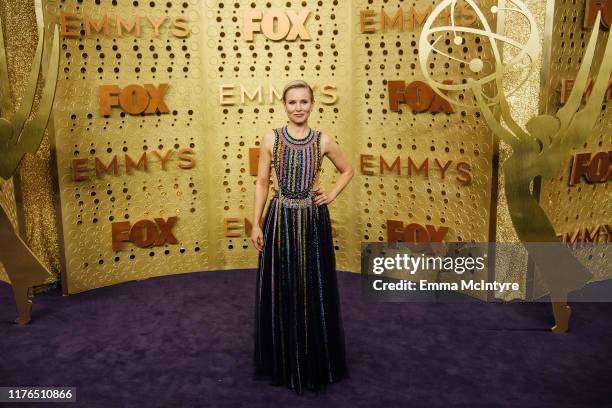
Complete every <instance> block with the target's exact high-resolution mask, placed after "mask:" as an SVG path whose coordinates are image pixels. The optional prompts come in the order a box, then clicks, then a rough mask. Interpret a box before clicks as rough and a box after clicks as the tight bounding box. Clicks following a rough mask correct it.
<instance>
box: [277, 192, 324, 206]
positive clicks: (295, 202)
mask: <svg viewBox="0 0 612 408" xmlns="http://www.w3.org/2000/svg"><path fill="white" fill-rule="evenodd" d="M315 195H316V193H315V192H314V191H307V192H305V193H304V194H299V195H298V196H297V197H287V196H286V195H283V193H282V192H280V191H276V192H275V193H274V197H273V198H275V199H277V200H279V201H280V202H281V204H282V206H283V207H287V208H306V207H311V206H312V205H313V204H312V199H313V198H314V197H315ZM301 196H303V197H301Z"/></svg>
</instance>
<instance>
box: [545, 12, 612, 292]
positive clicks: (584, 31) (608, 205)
mask: <svg viewBox="0 0 612 408" xmlns="http://www.w3.org/2000/svg"><path fill="white" fill-rule="evenodd" d="M555 3H556V6H555V14H554V25H553V31H552V46H551V50H552V53H551V64H550V77H549V78H550V80H549V83H548V84H547V86H548V95H549V97H548V100H547V101H546V110H547V112H550V113H555V112H556V111H557V110H558V109H559V107H560V106H561V97H562V88H563V87H562V81H563V80H567V79H574V78H575V77H576V74H577V72H578V68H579V65H580V62H581V58H582V56H583V54H584V49H585V47H586V43H587V42H588V38H589V35H590V33H591V29H590V28H584V27H583V22H584V11H585V2H584V1H583V0H556V2H555ZM608 35H609V32H606V31H602V33H600V39H599V43H598V46H597V49H596V52H595V58H594V61H593V64H592V69H591V75H595V74H596V72H597V71H596V69H597V68H598V67H599V64H600V62H601V58H602V56H603V51H604V46H605V42H606V39H607V36H608ZM611 128H612V115H611V114H610V107H609V101H605V102H603V103H602V109H601V114H600V116H599V118H598V120H597V122H596V124H595V127H594V129H593V131H592V132H591V133H590V135H589V137H588V139H587V141H586V142H585V143H584V145H583V146H581V147H580V148H579V149H576V150H574V151H573V152H572V153H571V156H569V157H566V158H565V159H564V162H563V163H562V167H561V170H560V172H559V174H558V175H557V176H556V177H555V178H552V179H549V180H543V182H542V193H541V205H542V207H543V208H544V210H545V211H546V213H547V214H548V216H549V217H550V219H551V221H552V224H553V225H554V226H555V229H556V231H557V233H558V234H560V235H562V234H565V233H569V234H570V235H573V234H574V233H575V232H576V231H577V230H578V231H580V238H579V241H580V240H584V231H585V228H586V229H588V230H589V232H590V233H594V232H595V230H596V229H597V228H599V227H602V228H601V230H600V234H599V240H600V242H606V241H607V240H608V239H609V238H608V235H607V234H606V233H605V230H604V228H603V226H604V225H609V224H610V214H611V213H612V200H611V199H610V197H611V193H610V182H603V183H592V184H590V183H588V182H586V181H585V180H584V179H583V180H582V181H581V182H580V183H579V184H575V185H573V186H569V180H570V169H571V164H572V156H574V155H575V154H576V153H586V152H590V153H593V154H594V153H597V152H608V151H610V150H612V138H611V137H610V134H611ZM604 255H605V254H604V251H596V250H586V249H584V250H583V251H581V253H580V259H581V261H582V262H583V263H584V264H585V265H586V266H587V267H589V269H590V270H591V271H592V272H593V273H594V277H593V279H594V280H601V279H609V278H611V277H612V270H611V269H610V259H607V258H606V257H605V256H604ZM543 290H544V289H543V288H542V286H541V284H539V285H538V286H537V287H536V290H535V291H536V292H537V293H541V292H542V291H543Z"/></svg>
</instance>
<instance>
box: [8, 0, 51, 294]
mask: <svg viewBox="0 0 612 408" xmlns="http://www.w3.org/2000/svg"><path fill="white" fill-rule="evenodd" d="M51 3H52V2H49V4H51ZM45 17H46V18H47V20H46V21H47V22H48V25H49V24H50V23H51V21H52V16H51V15H49V13H48V10H47V9H46V8H45ZM0 18H1V20H2V29H3V34H4V43H5V53H6V63H7V68H8V77H9V88H10V95H9V97H10V99H11V101H12V105H13V111H15V110H17V108H18V107H19V105H20V102H21V98H22V95H23V94H24V91H25V90H26V88H28V87H31V86H36V84H30V83H29V81H28V79H29V72H30V67H31V65H32V58H33V57H34V53H35V50H36V44H37V42H38V35H37V28H36V16H35V13H34V2H33V1H32V2H30V1H27V2H24V1H22V0H7V1H3V2H0ZM41 84H42V81H41V80H40V78H39V84H38V90H39V91H40V86H41ZM38 99H39V97H38V95H37V97H36V99H35V101H34V106H33V109H32V113H35V112H36V110H37V107H38ZM1 114H2V116H5V115H7V114H8V112H1ZM50 159H51V145H50V142H49V131H47V132H45V136H44V138H43V140H42V143H41V147H40V148H39V150H38V151H37V153H36V155H30V154H26V156H25V157H24V158H23V160H22V162H21V165H20V168H19V171H18V172H17V173H16V174H15V176H14V178H13V180H14V181H15V183H14V182H13V180H9V181H4V180H0V205H2V208H3V209H4V211H5V212H6V213H7V215H8V216H9V219H10V221H11V223H12V224H13V227H14V228H15V229H16V230H18V231H20V232H21V235H22V238H23V239H24V240H25V241H26V242H28V244H29V246H30V249H31V250H32V252H34V254H35V255H36V256H37V258H38V259H39V260H40V261H41V262H43V263H44V264H45V265H46V266H47V267H48V268H49V269H50V270H51V271H52V272H53V273H55V274H56V275H57V274H59V271H60V262H59V260H60V256H59V255H60V254H59V246H58V238H57V228H56V214H55V208H54V199H55V198H54V192H53V183H52V176H51V175H52V166H51V163H50ZM15 187H17V188H15ZM54 279H55V278H54V277H50V278H49V280H48V282H47V283H51V282H52V281H53V280H54ZM0 280H3V281H7V282H8V276H7V275H6V272H5V271H4V268H3V267H2V265H0Z"/></svg>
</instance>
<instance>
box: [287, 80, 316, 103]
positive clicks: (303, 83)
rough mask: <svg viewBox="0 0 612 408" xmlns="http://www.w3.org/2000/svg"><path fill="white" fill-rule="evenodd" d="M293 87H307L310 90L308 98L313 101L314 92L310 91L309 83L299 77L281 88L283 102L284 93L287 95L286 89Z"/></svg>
mask: <svg viewBox="0 0 612 408" xmlns="http://www.w3.org/2000/svg"><path fill="white" fill-rule="evenodd" d="M294 88H306V89H308V91H310V100H311V101H312V102H314V94H313V92H312V88H311V87H310V85H308V83H307V82H306V81H302V80H301V79H296V80H294V81H291V82H289V83H288V84H287V85H285V88H283V102H285V95H287V91H288V90H290V89H294Z"/></svg>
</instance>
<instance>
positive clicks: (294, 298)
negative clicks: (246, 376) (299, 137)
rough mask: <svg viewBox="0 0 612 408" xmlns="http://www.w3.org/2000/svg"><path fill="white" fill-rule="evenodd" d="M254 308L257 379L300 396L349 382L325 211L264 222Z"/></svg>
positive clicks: (290, 211)
mask: <svg viewBox="0 0 612 408" xmlns="http://www.w3.org/2000/svg"><path fill="white" fill-rule="evenodd" d="M263 232H264V248H263V251H262V252H260V254H259V267H258V271H257V284H256V286H257V293H256V305H255V353H254V354H255V356H254V357H255V377H256V378H257V379H269V380H270V381H271V382H272V383H273V384H276V385H285V386H288V387H290V388H292V389H294V390H295V391H296V392H297V393H298V394H299V393H301V392H302V390H303V389H311V390H322V389H324V388H325V386H326V385H327V384H329V383H332V382H336V381H338V380H340V379H341V378H343V377H344V376H345V375H346V372H347V369H346V361H345V350H344V332H343V328H342V319H341V315H340V304H339V298H338V286H337V282H336V261H335V256H334V245H333V240H332V233H331V223H330V218H329V210H328V208H327V205H325V204H323V205H318V206H317V205H310V206H307V207H305V208H291V207H287V206H284V205H283V203H282V202H281V200H280V199H279V198H278V197H276V196H275V197H274V198H273V199H272V200H271V201H270V204H269V205H268V209H267V211H266V215H265V217H264V227H263Z"/></svg>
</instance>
